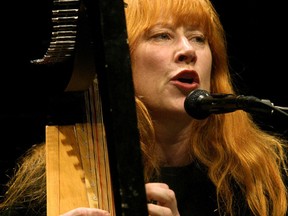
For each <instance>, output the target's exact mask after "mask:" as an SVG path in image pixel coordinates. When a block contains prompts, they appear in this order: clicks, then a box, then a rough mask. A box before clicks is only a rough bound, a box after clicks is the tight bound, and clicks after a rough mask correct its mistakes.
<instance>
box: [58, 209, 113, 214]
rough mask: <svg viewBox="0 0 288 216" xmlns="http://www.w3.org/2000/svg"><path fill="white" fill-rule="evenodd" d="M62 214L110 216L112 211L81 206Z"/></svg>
mask: <svg viewBox="0 0 288 216" xmlns="http://www.w3.org/2000/svg"><path fill="white" fill-rule="evenodd" d="M60 216H110V213H109V212H107V211H105V210H102V209H96V208H84V207H79V208H76V209H73V210H71V211H69V212H66V213H65V214H62V215H60Z"/></svg>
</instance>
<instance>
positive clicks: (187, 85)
mask: <svg viewBox="0 0 288 216" xmlns="http://www.w3.org/2000/svg"><path fill="white" fill-rule="evenodd" d="M171 82H172V84H173V85H175V86H176V87H177V88H179V89H181V90H184V91H187V92H190V91H193V90H195V89H196V88H198V87H199V84H198V83H195V82H193V83H183V82H180V81H178V80H172V81H171Z"/></svg>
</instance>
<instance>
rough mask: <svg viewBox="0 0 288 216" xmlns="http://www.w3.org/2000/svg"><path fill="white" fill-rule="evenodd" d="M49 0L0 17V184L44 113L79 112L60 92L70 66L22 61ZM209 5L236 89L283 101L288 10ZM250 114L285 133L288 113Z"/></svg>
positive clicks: (269, 5)
mask: <svg viewBox="0 0 288 216" xmlns="http://www.w3.org/2000/svg"><path fill="white" fill-rule="evenodd" d="M6 2H7V1H6ZM10 2H11V1H10ZM51 2H52V1H51V0H43V1H38V0H30V1H21V0H18V2H17V3H15V1H13V5H12V3H9V1H8V2H7V3H4V4H7V5H5V6H3V8H13V10H9V13H13V14H11V16H13V17H14V19H10V16H9V18H6V17H3V18H2V19H1V29H2V34H1V35H2V38H3V37H4V39H2V46H1V52H2V58H1V59H0V61H1V66H2V69H1V75H0V76H1V78H0V81H1V85H0V95H1V97H0V101H1V106H0V121H1V130H0V137H1V141H0V148H1V150H0V184H1V185H2V184H4V183H5V182H6V181H7V180H8V176H9V175H11V174H12V172H13V170H12V167H13V166H14V165H15V160H16V159H17V158H18V157H19V156H20V155H22V154H23V153H24V151H25V150H26V149H27V148H29V147H30V146H31V145H33V144H36V143H40V142H42V141H44V139H45V137H44V136H45V124H46V123H47V114H48V113H49V115H50V114H51V112H53V111H54V112H55V113H57V115H58V114H59V113H60V115H61V114H63V116H64V115H65V118H67V116H68V117H69V116H73V112H74V111H75V110H73V109H71V107H74V108H75V107H76V110H77V105H76V104H77V102H78V99H79V98H78V97H76V98H75V97H74V96H73V97H70V96H71V95H69V94H63V90H64V89H65V85H66V84H67V80H69V77H70V75H71V74H70V73H71V68H70V67H67V66H66V65H58V66H57V67H35V66H31V65H29V64H28V63H27V61H29V60H30V59H34V58H36V57H40V56H39V53H43V50H45V49H46V48H47V43H48V42H49V37H50V28H51V23H50V15H51V14H50V13H51ZM251 2H253V3H251ZM213 3H214V4H215V7H216V9H217V11H218V12H219V14H220V18H221V20H222V22H223V24H224V28H225V30H226V33H227V41H228V51H229V59H230V64H231V71H232V76H233V77H235V80H236V84H237V86H238V87H239V91H240V93H241V94H244V95H253V96H256V97H258V98H261V99H269V100H270V101H272V102H273V103H274V105H279V106H288V96H287V85H288V84H287V80H286V77H287V58H288V54H287V50H288V49H287V48H288V40H287V33H286V28H287V16H286V15H285V14H286V13H285V12H284V10H285V7H284V6H283V2H282V1H280V0H275V1H273V2H271V1H268V2H267V1H261V0H253V1H248V0H233V1H231V0H213ZM10 4H11V5H10ZM36 8H37V10H36ZM1 16H2V15H1ZM41 55H42V54H41ZM3 56H4V58H3ZM65 108H67V109H66V111H64V110H65ZM255 118H256V120H257V121H259V124H261V126H262V127H264V128H265V129H267V130H271V131H275V132H279V133H282V134H284V135H287V132H286V130H287V124H288V119H287V118H284V117H283V118H279V119H277V120H275V119H271V118H267V116H266V117H265V116H260V117H259V116H257V117H255ZM2 190H3V187H1V192H2Z"/></svg>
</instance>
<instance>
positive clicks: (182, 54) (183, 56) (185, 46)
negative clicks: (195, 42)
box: [176, 37, 196, 64]
mask: <svg viewBox="0 0 288 216" xmlns="http://www.w3.org/2000/svg"><path fill="white" fill-rule="evenodd" d="M179 47H180V49H179V50H178V52H177V54H176V61H177V62H183V63H186V64H189V63H191V62H195V61H196V53H195V49H194V48H193V46H192V45H191V44H190V43H189V41H188V40H187V38H186V37H184V38H182V39H181V42H180V45H179Z"/></svg>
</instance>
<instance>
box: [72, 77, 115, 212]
mask: <svg viewBox="0 0 288 216" xmlns="http://www.w3.org/2000/svg"><path fill="white" fill-rule="evenodd" d="M85 108H86V111H85V113H86V118H87V119H86V121H87V123H86V124H76V131H75V132H76V137H78V140H79V139H80V140H79V141H78V143H79V145H80V146H79V149H80V155H81V162H82V165H83V170H84V175H85V185H86V189H87V196H88V197H87V198H88V200H89V205H90V206H91V207H93V206H94V207H97V208H101V209H105V210H108V211H109V212H110V213H111V215H112V216H113V215H115V209H114V199H113V192H112V185H111V184H112V182H111V176H110V166H109V157H108V149H107V142H106V134H105V128H104V123H103V113H102V104H101V97H100V94H99V88H98V80H97V78H95V79H94V80H93V84H92V85H91V87H90V88H89V90H88V91H87V92H85ZM95 203H96V204H95Z"/></svg>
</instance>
